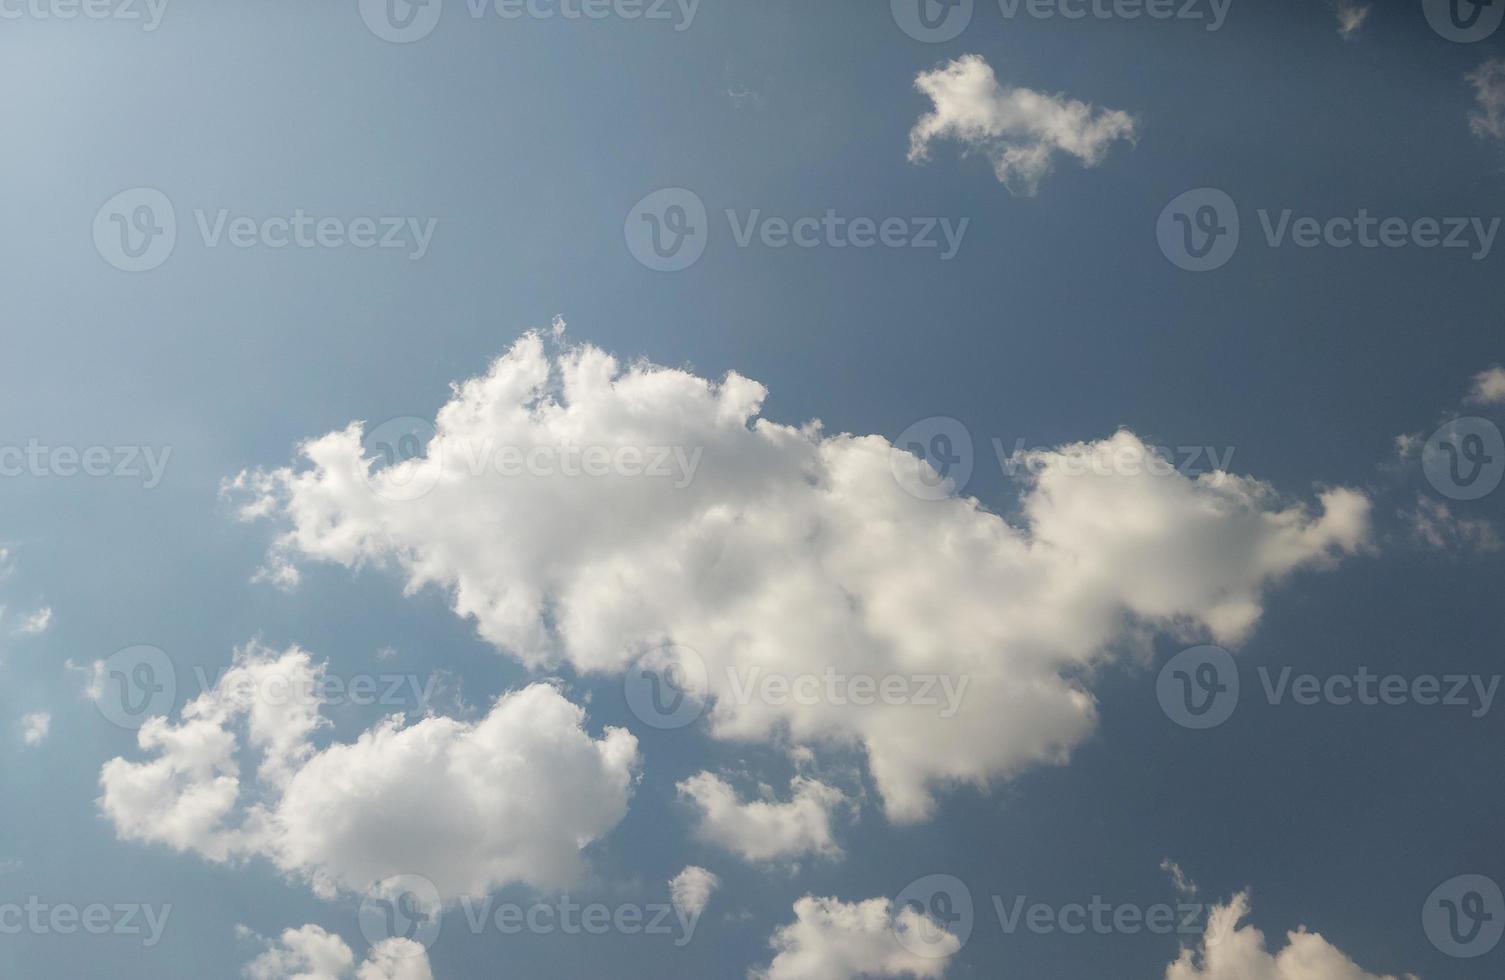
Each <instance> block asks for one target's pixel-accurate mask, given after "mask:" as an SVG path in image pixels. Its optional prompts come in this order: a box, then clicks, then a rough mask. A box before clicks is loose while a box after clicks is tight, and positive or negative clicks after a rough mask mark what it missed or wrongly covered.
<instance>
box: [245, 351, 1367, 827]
mask: <svg viewBox="0 0 1505 980" xmlns="http://www.w3.org/2000/svg"><path fill="white" fill-rule="evenodd" d="M765 394H766V392H765V389H764V388H763V386H762V385H759V384H757V383H756V382H754V381H751V380H748V379H747V378H744V377H742V376H740V375H737V374H735V373H732V374H728V375H727V376H726V378H725V379H724V380H723V381H721V382H720V383H719V384H717V383H713V382H710V381H706V380H704V379H702V378H699V377H696V376H695V375H693V374H690V373H688V372H686V371H683V370H675V369H668V368H661V367H657V366H655V365H652V364H647V363H642V362H639V363H634V364H632V365H631V366H629V367H627V368H625V369H624V368H623V367H622V366H621V365H620V364H619V363H618V362H617V361H616V360H615V359H613V358H611V357H609V356H608V355H607V354H605V353H604V352H602V351H600V350H598V349H596V348H593V347H589V346H584V347H575V348H570V349H567V350H562V351H561V352H560V353H558V355H557V356H555V357H551V356H550V354H549V351H548V350H547V349H546V341H545V340H544V339H543V338H542V337H540V336H538V335H536V334H530V335H528V336H525V337H524V338H522V339H521V340H519V341H518V342H517V344H516V345H515V346H514V347H513V348H512V349H511V350H510V351H509V352H508V353H507V354H506V355H505V356H504V357H501V358H499V359H498V360H497V361H496V362H494V363H493V364H492V366H491V369H490V370H489V371H488V372H487V373H486V374H485V375H484V376H482V377H480V378H476V379H473V380H470V381H467V382H465V383H464V384H462V385H459V386H457V387H456V388H455V392H454V396H453V397H452V399H451V400H450V402H449V403H448V404H447V405H445V406H444V407H443V408H442V409H441V410H440V412H439V415H438V418H437V421H436V426H435V428H436V433H437V434H436V435H435V437H434V438H433V440H432V441H431V442H430V444H429V447H428V450H427V455H426V456H423V457H417V458H414V459H411V460H408V461H407V462H404V463H401V464H398V465H396V466H389V467H387V468H385V469H380V470H375V471H372V469H371V463H370V462H369V461H368V460H367V459H365V458H363V457H364V456H365V455H366V453H365V451H364V450H363V448H362V442H361V440H362V427H361V426H360V425H359V424H355V425H352V426H350V427H349V428H346V429H343V430H341V431H337V432H332V433H329V434H328V435H324V436H321V437H319V438H316V439H313V440H310V441H309V442H307V443H305V444H304V445H303V446H302V447H301V453H302V455H303V457H304V458H305V460H306V463H307V465H304V466H300V467H298V468H296V469H295V468H292V467H288V468H282V469H278V470H275V471H271V472H259V471H258V472H252V473H246V474H242V475H241V476H240V477H239V478H237V480H236V481H235V483H236V484H237V485H238V486H239V487H240V491H241V493H243V494H244V493H249V499H248V500H247V501H246V502H245V506H246V508H248V511H249V512H250V513H253V514H262V515H269V516H272V517H273V518H274V519H276V520H278V521H279V523H280V524H281V526H282V527H283V529H284V530H283V533H282V534H280V535H279V537H278V539H277V542H276V544H275V545H274V549H273V550H274V551H275V552H276V553H279V554H283V555H288V556H294V557H297V558H303V559H316V560H324V561H332V562H338V563H340V564H343V565H346V566H350V567H357V566H362V565H370V564H385V565H389V566H393V567H395V568H397V569H400V570H401V571H402V573H403V574H404V575H405V577H406V580H407V589H408V590H409V591H415V590H418V589H421V588H423V587H425V586H429V585H436V586H439V587H442V588H443V589H445V590H446V591H447V592H448V593H449V594H450V596H451V598H452V602H453V606H454V609H455V611H456V612H457V613H458V614H460V615H462V616H466V617H470V618H472V619H473V620H474V621H475V623H476V626H477V629H478V630H479V632H480V634H481V636H482V637H484V638H485V639H487V640H489V641H490V642H491V643H493V644H494V645H496V646H497V647H498V648H499V649H501V650H503V651H505V652H507V653H510V654H511V655H513V656H515V657H517V658H518V659H519V660H521V661H523V662H524V663H526V664H528V665H530V666H532V667H535V668H548V669H553V668H554V667H555V666H556V665H557V664H558V663H560V662H561V661H564V662H567V663H569V664H571V665H572V666H573V667H574V668H575V669H577V670H579V671H583V672H602V671H604V672H612V673H620V672H623V671H624V670H625V669H626V667H627V666H628V665H630V664H631V663H632V662H633V661H634V660H635V659H636V658H637V657H638V656H640V655H641V654H642V653H643V651H645V650H647V649H651V648H656V647H659V646H661V645H662V644H664V643H666V642H672V643H674V644H678V645H681V646H683V647H685V648H688V649H690V650H693V651H696V652H697V653H698V654H699V656H700V657H701V658H702V659H703V661H704V663H705V666H706V673H707V677H708V683H709V685H710V691H709V693H710V696H711V700H712V702H713V703H712V706H711V708H710V711H709V714H708V722H709V727H710V729H711V733H712V734H713V735H715V736H716V737H720V738H728V739H744V740H761V741H779V742H781V743H783V740H785V739H788V740H789V741H790V742H794V743H798V744H817V743H822V742H825V743H839V744H857V745H860V746H861V747H862V748H863V750H864V751H865V754H866V757H867V761H868V766H869V770H870V772H871V774H872V776H873V778H874V780H875V781H876V783H877V786H878V788H879V790H880V793H881V795H882V798H883V803H884V806H885V809H886V811H887V812H888V814H889V816H890V817H891V818H893V819H896V820H917V819H921V818H923V817H925V816H926V815H927V814H928V813H929V811H930V809H931V807H932V805H933V802H934V799H933V791H934V790H935V789H936V788H938V787H942V786H946V785H950V784H956V783H969V784H974V785H977V786H983V787H985V786H986V785H987V784H988V783H989V782H991V781H995V780H999V779H1005V778H1008V777H1011V776H1013V775H1014V774H1016V773H1018V772H1020V771H1021V770H1023V769H1026V768H1028V767H1030V766H1032V765H1036V764H1039V763H1061V762H1064V761H1065V760H1066V759H1067V757H1068V756H1069V753H1070V751H1071V749H1072V748H1073V747H1074V746H1076V745H1077V744H1079V743H1080V742H1081V741H1082V740H1083V739H1085V738H1086V737H1088V735H1089V734H1090V733H1091V732H1092V730H1093V728H1094V725H1095V722H1096V706H1095V702H1094V700H1093V698H1092V696H1091V694H1090V693H1089V692H1088V690H1087V687H1086V684H1087V682H1088V680H1089V679H1090V674H1091V670H1092V668H1093V667H1094V666H1096V665H1099V664H1102V663H1104V662H1107V661H1109V660H1110V659H1112V658H1113V657H1114V656H1115V655H1116V654H1118V653H1119V652H1121V651H1122V650H1124V649H1125V648H1127V647H1129V646H1130V645H1133V644H1137V643H1139V642H1141V641H1142V640H1143V639H1144V637H1145V636H1146V634H1147V632H1148V631H1150V630H1154V629H1161V630H1169V631H1173V632H1174V633H1175V634H1176V635H1177V636H1178V637H1182V636H1186V635H1196V634H1207V635H1208V636H1210V637H1211V638H1212V639H1214V640H1215V641H1216V642H1219V643H1223V644H1225V645H1227V644H1236V643H1237V642H1238V641H1239V640H1241V639H1242V638H1243V637H1244V636H1245V635H1246V634H1247V633H1248V632H1249V631H1250V630H1251V629H1252V628H1253V626H1254V625H1255V623H1256V621H1257V620H1258V619H1259V616H1260V613H1261V610H1262V605H1263V596H1264V592H1265V590H1266V589H1268V588H1269V587H1270V586H1271V585H1272V584H1274V583H1276V582H1278V581H1279V580H1281V579H1282V578H1284V577H1285V576H1287V575H1288V574H1290V573H1291V572H1293V571H1294V570H1296V569H1299V568H1303V567H1325V566H1328V565H1330V564H1332V562H1333V561H1334V560H1335V559H1337V558H1338V557H1339V556H1341V555H1343V554H1346V553H1349V552H1353V551H1355V550H1358V549H1360V548H1362V547H1364V546H1365V544H1366V541H1367V538H1368V533H1369V525H1368V517H1369V502H1368V500H1367V499H1366V498H1365V497H1364V496H1363V495H1362V494H1360V493H1357V492H1355V491H1352V490H1344V489H1335V490H1329V491H1326V492H1324V493H1322V494H1321V495H1320V509H1319V510H1318V511H1316V512H1315V513H1314V512H1313V511H1312V509H1310V508H1309V507H1307V506H1305V505H1303V504H1300V503H1295V502H1292V501H1289V500H1286V499H1283V498H1282V497H1280V496H1279V495H1278V494H1277V493H1276V492H1275V491H1274V490H1273V489H1272V488H1270V487H1269V486H1268V485H1266V484H1263V483H1261V482H1259V481H1257V480H1253V479H1250V478H1245V477H1239V476H1233V475H1226V474H1223V473H1216V474H1206V475H1204V476H1202V477H1200V478H1197V479H1190V478H1187V477H1185V476H1183V475H1181V474H1179V473H1176V472H1174V471H1171V472H1169V473H1168V474H1167V475H1156V474H1154V473H1152V472H1149V470H1148V469H1147V468H1139V469H1136V470H1134V471H1132V472H1130V471H1127V470H1126V471H1124V472H1121V473H1115V474H1113V475H1108V476H1098V475H1090V476H1082V475H1079V473H1080V471H1079V470H1078V469H1076V468H1075V467H1073V466H1071V465H1067V464H1065V463H1064V462H1063V461H1064V460H1067V459H1080V458H1082V455H1083V454H1087V455H1088V457H1089V458H1097V457H1099V456H1102V457H1104V458H1110V459H1111V458H1117V456H1118V454H1129V455H1132V456H1134V458H1137V459H1141V460H1142V459H1144V458H1145V457H1146V455H1147V454H1148V453H1149V450H1148V449H1147V448H1146V447H1145V446H1144V444H1143V443H1142V442H1141V441H1140V440H1139V439H1138V437H1136V436H1135V435H1133V434H1132V433H1129V432H1119V433H1117V434H1115V435H1113V436H1111V437H1109V438H1107V439H1105V440H1102V441H1101V442H1100V443H1096V444H1093V445H1091V446H1085V445H1078V446H1069V447H1063V448H1062V449H1061V450H1059V451H1057V452H1054V453H1039V454H1036V455H1037V456H1039V457H1040V461H1042V462H1043V463H1045V464H1046V465H1043V466H1040V467H1038V468H1037V467H1031V466H1029V465H1025V466H1023V467H1021V473H1023V474H1028V473H1030V472H1032V471H1034V470H1035V469H1038V474H1037V475H1034V476H1029V475H1024V476H1022V477H1021V479H1023V480H1024V481H1025V486H1024V493H1023V496H1022V499H1021V507H1020V514H1021V518H1020V520H1019V521H1018V522H1017V523H1016V524H1010V523H1008V522H1006V521H1005V520H1004V519H1003V518H1001V517H999V516H998V515H996V514H993V513H990V512H988V511H987V510H985V509H984V508H983V507H982V506H981V505H980V504H979V503H978V502H977V501H976V500H973V499H970V498H959V497H951V498H948V499H944V500H938V501H937V500H925V499H920V498H919V497H917V496H915V495H912V494H911V493H909V492H907V491H906V490H905V489H904V488H903V486H901V483H900V481H899V480H897V479H896V478H895V473H896V470H897V471H898V474H899V476H900V477H902V478H903V479H904V480H905V481H907V482H908V483H909V484H910V485H913V483H914V481H915V479H916V477H917V476H918V475H919V473H920V472H921V468H922V467H923V468H924V472H925V473H927V474H929V475H931V476H934V474H933V473H931V472H930V470H929V468H928V466H927V465H926V464H924V463H922V462H921V461H920V460H918V459H916V458H915V457H913V456H910V455H908V454H906V453H902V452H897V451H895V450H894V448H893V447H892V446H891V445H890V444H889V442H888V441H887V440H886V439H884V438H882V437H880V436H852V435H847V434H841V435H827V434H825V433H824V432H823V431H822V430H821V428H820V425H819V423H810V424H808V425H805V426H803V427H793V426H788V425H780V424H777V423H774V422H771V421H768V420H766V419H761V418H758V417H757V416H758V411H759V409H760V406H761V403H762V401H763V398H764V395H765ZM565 445H569V446H577V447H579V446H600V447H606V449H607V450H609V451H610V452H612V453H617V452H620V451H623V449H624V447H625V448H626V449H633V448H637V449H641V448H642V447H645V446H655V447H678V448H679V449H680V450H682V451H683V453H684V455H685V456H686V457H688V456H689V455H690V453H691V452H695V453H700V456H699V457H698V458H699V460H700V466H699V469H698V470H697V471H696V473H695V476H694V479H693V480H690V481H688V483H685V484H683V485H680V486H676V485H675V483H676V482H678V481H676V480H672V479H655V478H652V477H649V476H644V475H637V476H629V475H622V474H615V473H613V474H608V475H602V476H574V477H569V476H564V475H553V476H530V475H509V474H504V473H502V472H499V471H498V469H497V468H495V467H493V466H489V465H484V463H485V461H486V460H488V459H490V458H492V457H491V454H492V453H494V452H495V451H496V450H497V448H498V447H507V446H515V447H522V448H524V449H527V448H529V447H534V446H542V447H559V446H565ZM614 458H615V457H614ZM477 459H480V460H481V461H482V463H483V465H481V466H479V467H477V466H476V465H475V464H474V461H475V460H477ZM1026 462H1028V461H1026ZM1057 463H1060V464H1061V465H1056V464H1057ZM430 484H432V489H430V490H429V491H428V492H427V493H426V494H424V495H422V496H419V497H418V498H417V499H394V498H396V497H401V496H402V495H403V493H402V492H401V491H402V488H411V487H414V486H420V487H424V486H429V485H430ZM373 488H374V490H373ZM827 669H829V670H832V671H835V672H838V673H841V674H844V675H846V676H852V675H857V674H864V675H871V676H878V677H882V676H889V675H901V676H912V675H914V674H916V673H925V674H940V675H945V676H947V677H948V678H951V679H966V680H967V681H968V683H969V686H968V687H967V689H966V696H965V697H964V698H963V699H962V701H961V703H960V706H959V710H957V711H956V712H955V714H954V716H947V715H943V714H942V713H941V712H940V711H938V709H937V708H936V707H934V706H929V705H924V704H918V703H913V702H905V703H901V704H883V703H878V704H870V705H857V704H853V703H851V702H850V701H843V702H842V703H836V702H835V700H834V699H822V702H821V703H819V704H814V705H810V704H794V703H790V702H788V701H784V702H782V703H780V702H777V701H775V700H773V699H771V698H760V697H751V698H744V697H738V696H736V695H735V691H734V688H735V686H736V682H737V680H738V678H746V677H747V676H748V675H749V672H751V671H754V670H756V671H758V672H761V675H762V676H768V675H774V674H782V675H786V676H795V675H802V674H806V673H809V672H815V673H820V672H822V671H824V670H827ZM783 744H787V743H783Z"/></svg>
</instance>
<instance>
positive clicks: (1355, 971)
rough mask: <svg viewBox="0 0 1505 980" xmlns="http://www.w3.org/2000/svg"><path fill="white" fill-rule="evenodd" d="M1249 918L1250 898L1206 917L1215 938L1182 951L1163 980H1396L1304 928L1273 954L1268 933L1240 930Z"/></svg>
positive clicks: (1291, 934)
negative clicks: (1362, 964) (1365, 966)
mask: <svg viewBox="0 0 1505 980" xmlns="http://www.w3.org/2000/svg"><path fill="white" fill-rule="evenodd" d="M1248 915H1249V896H1248V894H1247V893H1240V894H1238V895H1235V896H1234V897H1233V899H1232V900H1231V901H1230V902H1229V903H1228V904H1227V905H1219V906H1215V907H1214V908H1213V909H1212V911H1211V912H1210V913H1209V915H1208V923H1207V936H1212V937H1216V938H1215V939H1214V940H1212V941H1207V940H1206V939H1205V938H1204V941H1203V943H1202V944H1201V945H1200V947H1199V948H1197V949H1182V950H1181V955H1180V957H1179V958H1178V959H1177V960H1176V962H1174V963H1172V964H1171V965H1170V966H1169V967H1167V968H1166V971H1165V980H1249V978H1250V977H1259V978H1261V980H1395V978H1394V977H1392V976H1388V975H1386V976H1383V977H1381V976H1379V975H1377V974H1373V973H1366V972H1364V971H1363V970H1361V969H1359V967H1358V966H1356V965H1355V964H1354V962H1353V960H1350V959H1349V958H1348V957H1347V956H1346V955H1344V954H1343V952H1342V951H1341V950H1339V949H1338V948H1337V947H1335V946H1333V945H1332V944H1331V943H1329V942H1328V941H1327V940H1325V939H1323V938H1322V937H1321V936H1320V935H1319V934H1317V933H1315V932H1307V931H1306V930H1305V928H1302V929H1298V930H1296V931H1295V932H1288V933H1286V945H1285V947H1284V948H1282V949H1281V950H1279V951H1278V952H1276V953H1270V952H1269V951H1268V950H1267V949H1266V947H1265V935H1264V933H1262V932H1260V931H1259V930H1258V929H1256V928H1254V927H1253V926H1250V925H1246V926H1243V927H1240V926H1239V923H1240V922H1242V921H1243V920H1244V919H1245V918H1246V917H1247V916H1248ZM1407 976H1410V975H1409V974H1408V975H1407ZM1412 980H1414V977H1413V978H1412Z"/></svg>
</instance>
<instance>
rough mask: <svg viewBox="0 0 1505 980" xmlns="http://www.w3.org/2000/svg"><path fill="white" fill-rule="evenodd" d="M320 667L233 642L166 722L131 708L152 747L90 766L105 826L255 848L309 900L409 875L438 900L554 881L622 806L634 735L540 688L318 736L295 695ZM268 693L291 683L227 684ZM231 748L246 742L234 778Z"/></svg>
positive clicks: (572, 873) (130, 835)
mask: <svg viewBox="0 0 1505 980" xmlns="http://www.w3.org/2000/svg"><path fill="white" fill-rule="evenodd" d="M323 669H324V668H323V666H322V665H317V666H316V665H314V664H313V663H312V661H311V658H310V657H309V655H308V654H307V653H305V652H303V651H301V650H298V649H296V648H293V649H290V650H288V651H286V652H283V653H281V654H277V653H274V652H272V651H268V650H265V649H261V648H257V647H250V648H247V649H246V650H242V651H239V652H238V653H237V655H236V659H235V664H234V666H233V667H232V669H231V670H229V671H227V672H226V673H225V676H224V677H223V678H222V679H221V680H220V683H219V684H218V685H216V687H215V689H214V690H212V691H209V692H207V693H205V694H204V695H202V696H200V697H199V698H198V699H196V700H195V701H193V702H191V703H189V704H188V705H187V706H185V707H184V709H183V712H182V718H181V721H180V722H179V723H178V724H176V725H175V724H172V723H171V722H169V721H168V720H167V719H166V718H154V719H151V720H150V721H148V722H147V723H146V724H145V725H143V726H142V728H141V731H140V733H139V736H138V738H139V742H140V746H141V748H142V750H143V751H146V752H149V753H152V754H153V755H154V756H155V757H154V758H153V759H151V760H150V761H147V762H139V763H137V762H129V761H127V760H125V759H113V760H111V761H110V762H108V763H106V764H105V766H104V768H103V769H102V771H101V773H100V785H101V787H102V789H103V795H102V797H101V798H100V801H99V802H100V806H101V808H102V809H103V811H104V813H105V814H106V815H107V816H108V817H109V818H110V819H111V820H112V821H113V822H114V824H115V828H116V833H117V834H118V835H119V836H120V837H122V838H124V839H128V840H139V841H148V842H160V843H164V844H167V845H169V846H171V847H173V848H174V849H176V850H180V851H195V852H197V853H199V854H202V855H204V856H205V857H207V858H210V859H211V860H215V861H226V860H231V859H236V858H242V857H248V856H253V855H262V856H265V857H267V858H269V859H271V860H272V861H273V862H274V863H275V864H276V865H277V866H278V867H279V868H281V869H282V870H284V871H286V872H287V873H289V874H291V875H294V876H297V877H300V878H303V879H305V880H307V881H308V882H309V883H310V884H311V885H312V886H313V888H314V889H315V891H317V892H318V893H319V894H321V895H325V896H333V895H335V894H337V893H339V892H340V891H351V892H361V891H364V890H366V889H367V888H368V887H370V886H371V885H372V884H374V883H376V882H378V881H381V880H382V879H384V878H387V877H389V876H392V875H397V874H418V875H423V876H425V877H427V878H428V879H430V880H431V881H433V882H434V884H435V885H436V886H437V887H438V889H439V891H440V893H441V895H443V896H444V897H445V898H446V899H454V898H458V897H463V896H471V895H476V896H478V895H484V894H487V893H489V892H490V891H491V890H492V889H493V888H496V887H500V886H502V885H505V884H507V883H509V882H525V883H528V884H532V885H535V886H538V887H541V888H550V887H561V886H564V885H567V884H569V883H570V882H572V881H573V880H575V879H576V877H577V876H578V874H579V872H580V871H581V870H582V860H581V857H580V849H581V848H582V847H584V846H585V845H586V844H588V843H590V842H591V841H593V840H596V839H598V838H599V837H601V836H602V835H604V834H605V833H606V832H607V831H609V830H610V829H611V828H612V827H614V826H615V825H616V824H617V823H618V822H619V821H620V820H621V818H622V816H623V815H624V814H625V812H626V808H627V799H628V796H629V794H630V792H631V787H632V784H633V781H634V779H635V772H636V768H637V764H638V753H637V741H636V739H634V738H633V736H632V735H631V734H629V733H627V732H626V731H623V730H621V729H610V728H609V729H607V730H606V732H605V733H604V735H603V736H602V737H601V738H600V739H592V738H591V737H590V735H589V734H587V733H586V731H585V730H584V728H583V725H584V721H585V715H584V711H583V710H582V709H580V708H579V707H577V706H576V705H574V704H571V703H570V702H569V701H567V700H566V699H565V698H564V696H563V695H561V694H560V693H559V692H558V691H557V690H555V689H554V688H553V687H551V686H549V685H546V684H534V685H532V686H530V687H527V688H524V689H523V690H520V691H514V692H512V693H509V694H507V695H505V696H503V697H502V698H501V699H500V700H498V701H497V702H496V704H495V705H494V706H493V707H492V709H491V712H490V713H489V714H488V715H487V716H486V717H485V718H483V719H481V720H480V721H478V722H475V723H467V722H461V721H457V720H455V719H453V718H445V717H434V716H430V717H425V718H423V719H421V720H418V721H416V722H414V723H412V724H406V723H405V721H404V719H403V718H402V716H400V715H394V716H392V717H390V718H388V719H387V720H385V721H383V722H382V723H381V724H379V725H377V726H375V727H374V728H372V729H370V730H368V731H366V732H365V733H364V734H362V735H361V736H360V737H359V738H358V739H356V741H354V742H352V743H346V744H333V745H329V746H327V747H325V748H322V749H320V748H315V746H314V744H313V741H312V736H313V734H314V733H315V732H316V731H317V730H318V729H319V728H321V727H322V726H323V725H324V724H325V722H324V721H323V719H322V718H321V716H320V714H319V704H318V702H317V700H315V698H314V697H313V696H312V695H311V692H313V691H315V690H316V689H317V680H318V678H319V676H320V675H321V674H322V672H323ZM273 690H278V691H282V690H288V691H296V692H306V693H305V694H304V695H303V696H294V697H279V698H275V699H274V698H268V697H255V698H247V697H244V696H241V694H239V693H238V692H245V691H273ZM244 750H254V751H256V752H259V754H260V765H259V768H258V771H257V776H256V780H255V782H254V784H253V785H252V786H250V787H243V786H242V783H241V776H240V766H239V762H238V759H237V756H238V754H239V753H240V752H242V751H244Z"/></svg>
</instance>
